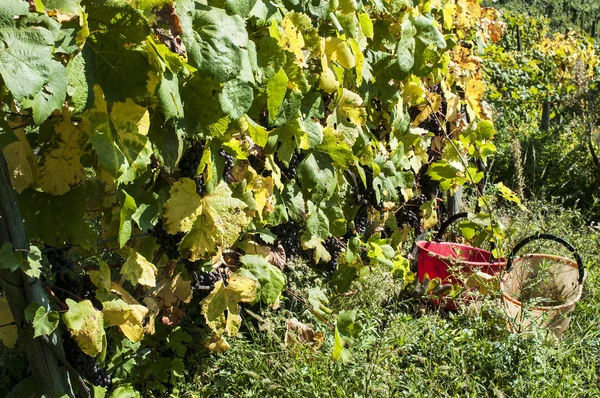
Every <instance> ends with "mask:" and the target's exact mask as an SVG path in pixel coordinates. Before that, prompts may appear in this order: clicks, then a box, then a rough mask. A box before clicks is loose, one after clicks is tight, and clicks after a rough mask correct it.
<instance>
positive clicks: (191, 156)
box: [179, 142, 204, 179]
mask: <svg viewBox="0 0 600 398" xmlns="http://www.w3.org/2000/svg"><path fill="white" fill-rule="evenodd" d="M203 152H204V145H203V144H202V143H201V142H194V143H193V144H192V146H190V147H189V148H188V149H187V151H185V153H184V154H183V156H182V157H181V160H179V170H180V173H181V176H182V177H186V178H191V179H193V178H194V177H195V176H196V171H198V166H200V160H201V159H202V153H203Z"/></svg>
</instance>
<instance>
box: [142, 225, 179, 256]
mask: <svg viewBox="0 0 600 398" xmlns="http://www.w3.org/2000/svg"><path fill="white" fill-rule="evenodd" d="M148 233H149V234H150V235H152V236H154V237H155V238H156V242H157V243H158V245H159V246H160V248H161V249H163V251H164V252H165V254H166V255H167V257H168V258H169V259H174V258H179V249H178V248H177V246H178V245H179V242H181V239H183V235H184V233H183V232H180V233H178V234H176V235H171V234H169V233H168V232H167V231H165V229H164V227H163V225H162V221H159V222H158V223H157V224H156V226H155V227H154V228H153V229H151V230H150V231H148Z"/></svg>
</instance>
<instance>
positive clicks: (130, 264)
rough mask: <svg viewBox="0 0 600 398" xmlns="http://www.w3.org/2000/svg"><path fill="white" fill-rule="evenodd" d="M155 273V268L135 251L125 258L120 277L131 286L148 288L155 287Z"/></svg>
mask: <svg viewBox="0 0 600 398" xmlns="http://www.w3.org/2000/svg"><path fill="white" fill-rule="evenodd" d="M156 272H157V269H156V266H155V265H154V264H152V263H151V262H150V261H148V260H146V257H144V256H142V255H141V254H140V253H138V252H136V251H134V252H133V253H131V254H130V255H129V257H127V260H126V261H125V264H123V267H121V275H123V277H124V278H125V279H126V280H129V281H130V282H131V284H132V285H133V286H137V285H138V284H140V285H144V286H150V287H154V286H156Z"/></svg>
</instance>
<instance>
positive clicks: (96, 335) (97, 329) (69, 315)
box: [62, 299, 106, 357]
mask: <svg viewBox="0 0 600 398" xmlns="http://www.w3.org/2000/svg"><path fill="white" fill-rule="evenodd" d="M65 302H66V304H67V305H68V306H69V310H68V311H67V312H65V313H64V314H63V316H62V318H63V322H64V323H65V325H66V326H67V328H68V329H69V332H70V333H71V337H73V339H74V340H75V341H76V342H77V345H78V346H79V348H81V350H82V351H83V352H85V353H86V354H88V355H90V356H93V357H95V356H96V355H98V354H100V353H101V352H102V349H103V347H104V344H105V341H106V333H105V331H104V316H103V315H102V312H101V311H98V310H97V309H95V308H94V306H93V305H92V302H91V301H90V300H83V301H81V302H79V303H78V302H76V301H73V300H71V299H67V300H66V301H65Z"/></svg>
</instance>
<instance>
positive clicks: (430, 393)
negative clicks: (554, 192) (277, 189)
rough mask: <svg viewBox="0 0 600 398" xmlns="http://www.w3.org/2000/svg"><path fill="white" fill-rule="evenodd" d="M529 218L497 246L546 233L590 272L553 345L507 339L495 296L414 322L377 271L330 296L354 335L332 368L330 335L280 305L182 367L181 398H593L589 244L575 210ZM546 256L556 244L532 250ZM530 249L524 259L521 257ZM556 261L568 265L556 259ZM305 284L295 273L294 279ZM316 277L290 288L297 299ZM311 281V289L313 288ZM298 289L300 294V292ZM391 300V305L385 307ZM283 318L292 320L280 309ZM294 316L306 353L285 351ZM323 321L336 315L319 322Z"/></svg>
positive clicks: (596, 350)
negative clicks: (314, 343)
mask: <svg viewBox="0 0 600 398" xmlns="http://www.w3.org/2000/svg"><path fill="white" fill-rule="evenodd" d="M527 207H528V208H530V209H534V210H533V211H531V212H530V213H526V214H523V213H521V214H519V213H516V212H515V213H513V214H508V215H506V216H505V217H504V221H505V222H507V223H508V224H509V225H510V227H511V228H512V229H513V232H514V234H513V235H512V238H511V240H510V242H508V243H507V246H508V247H510V246H511V245H514V243H515V242H516V241H518V240H519V239H520V238H522V237H523V236H525V235H528V234H530V233H534V232H537V231H544V232H554V233H556V234H558V235H560V236H563V237H565V238H567V239H569V240H571V241H573V243H574V244H575V245H576V246H577V247H578V249H579V251H580V252H581V254H582V255H583V257H584V261H586V263H587V266H588V267H589V277H588V280H587V282H586V286H585V290H584V292H585V293H584V297H583V298H582V300H581V301H580V302H579V303H578V305H577V308H576V310H575V312H574V313H573V316H572V322H571V325H570V327H569V329H568V330H567V332H566V334H565V335H564V336H563V339H562V340H561V341H557V340H556V339H555V338H554V337H553V336H552V335H551V334H549V333H548V331H547V330H544V329H537V328H533V329H531V330H530V331H529V332H527V333H523V334H516V333H510V332H508V331H507V329H506V315H505V314H504V311H503V308H502V305H501V304H500V301H499V298H498V297H491V298H488V299H486V300H484V301H480V302H475V303H471V304H469V305H465V306H463V307H462V308H461V309H460V310H459V311H457V312H453V313H447V312H445V311H441V310H439V309H435V308H434V307H432V306H428V307H427V309H426V311H425V314H424V315H422V316H419V314H420V312H418V311H415V304H416V303H415V302H414V300H412V299H410V298H409V295H408V294H403V295H400V296H399V298H397V295H396V294H395V293H393V291H394V290H397V286H395V283H394V281H393V280H392V278H391V277H390V275H389V274H388V273H387V272H385V271H383V270H377V271H375V272H374V273H373V274H371V275H369V277H367V278H365V279H364V280H362V281H361V282H360V283H357V284H356V286H355V294H354V295H352V296H349V297H341V296H335V295H332V296H331V298H330V308H332V309H333V310H334V312H339V311H342V310H348V309H357V310H358V318H359V319H360V320H361V322H362V324H363V330H362V333H361V335H360V337H359V338H358V339H356V341H355V342H354V343H353V344H352V345H351V346H350V347H349V349H350V350H351V351H352V356H351V360H350V361H349V362H348V363H342V362H333V361H332V359H331V354H332V350H333V332H332V331H331V330H330V329H329V327H328V326H327V325H325V324H324V323H323V322H322V321H320V320H319V319H318V318H316V317H315V316H314V315H313V314H312V313H311V312H310V311H308V310H306V308H305V307H303V306H302V305H300V306H298V305H296V306H295V307H293V308H292V306H291V304H290V301H289V299H287V298H286V299H284V301H283V303H282V304H283V305H282V308H281V309H279V310H277V311H270V310H263V311H262V312H261V316H262V317H264V318H265V319H266V320H267V322H268V327H267V328H264V327H263V328H262V329H263V330H259V326H260V325H261V323H260V322H257V321H256V320H255V319H253V318H251V317H245V319H244V326H243V328H242V330H243V331H244V332H243V336H242V337H241V338H231V339H230V340H229V342H230V344H231V348H230V349H229V350H228V351H227V352H225V353H224V354H210V355H207V354H206V353H205V352H204V351H202V350H197V351H196V352H195V353H190V354H189V355H188V356H187V357H186V364H187V369H188V371H189V372H190V373H192V374H194V376H193V381H192V382H190V383H188V384H187V385H185V386H182V389H181V391H184V392H183V393H182V395H183V396H186V397H209V396H210V397H212V396H224V397H246V396H267V397H283V396H290V397H296V396H297V397H367V396H368V397H390V396H397V397H404V396H406V397H486V396H487V397H594V396H600V378H599V376H598V375H599V374H600V361H599V360H598V358H600V327H599V323H600V320H598V317H597V314H598V311H599V309H600V300H599V299H600V290H599V286H600V281H599V280H598V278H599V277H600V275H598V271H597V261H598V260H597V259H598V258H599V257H598V255H599V249H598V245H597V242H598V238H599V236H600V234H598V232H596V231H595V230H593V229H591V228H590V227H587V226H585V223H584V220H583V218H582V217H581V216H580V215H579V214H578V213H577V212H576V211H568V210H565V209H561V208H560V207H559V206H555V205H549V204H540V203H530V204H528V206H527ZM538 246H539V247H538V249H544V250H555V249H557V248H556V247H555V245H552V246H548V245H541V246H540V245H538ZM534 249H536V247H535V246H534V245H532V247H531V248H529V247H528V248H526V249H523V250H524V251H525V252H530V250H531V251H533V250H534ZM558 253H559V254H563V255H567V254H566V253H565V252H562V251H561V250H558ZM304 275H306V274H304ZM314 280H315V279H314V278H312V277H310V275H308V276H306V277H305V278H304V280H300V281H292V282H295V284H296V288H297V289H299V290H300V291H301V292H302V291H304V292H305V291H306V289H307V288H309V287H310V284H311V281H314ZM313 283H314V282H313ZM302 284H305V285H304V286H302ZM395 297H396V298H395ZM290 309H292V310H290ZM292 317H295V318H298V319H300V320H301V321H303V322H306V323H309V324H310V325H312V326H313V327H314V328H315V330H319V331H321V332H323V333H324V334H325V343H324V344H323V346H322V347H320V348H319V349H318V350H317V351H316V352H313V351H312V350H310V349H308V348H305V349H303V350H298V349H290V348H289V347H285V346H284V343H283V342H284V335H285V320H286V319H288V318H292ZM327 318H328V319H329V320H330V322H335V316H334V315H329V316H327Z"/></svg>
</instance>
